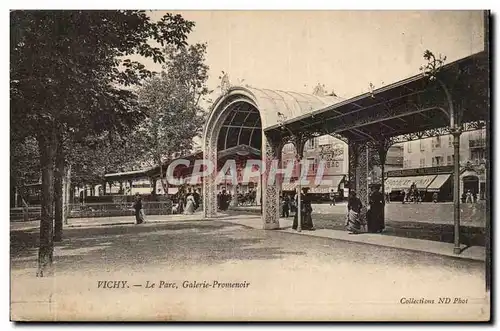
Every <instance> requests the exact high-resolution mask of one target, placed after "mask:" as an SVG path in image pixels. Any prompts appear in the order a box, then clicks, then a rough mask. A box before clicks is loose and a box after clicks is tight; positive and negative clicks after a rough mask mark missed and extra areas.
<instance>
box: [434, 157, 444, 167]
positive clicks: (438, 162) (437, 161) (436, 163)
mask: <svg viewBox="0 0 500 331" xmlns="http://www.w3.org/2000/svg"><path fill="white" fill-rule="evenodd" d="M441 165H443V157H442V156H435V157H433V158H432V166H433V167H439V166H441Z"/></svg>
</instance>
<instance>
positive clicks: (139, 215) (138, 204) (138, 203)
mask: <svg viewBox="0 0 500 331" xmlns="http://www.w3.org/2000/svg"><path fill="white" fill-rule="evenodd" d="M134 209H135V224H142V223H144V222H145V214H144V210H143V209H142V198H141V195H140V194H139V193H136V194H135V202H134Z"/></svg>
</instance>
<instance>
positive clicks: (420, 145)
mask: <svg viewBox="0 0 500 331" xmlns="http://www.w3.org/2000/svg"><path fill="white" fill-rule="evenodd" d="M403 150H404V153H403V155H404V156H403V169H405V170H410V169H427V168H434V169H440V168H443V169H448V168H449V169H451V168H450V167H452V166H453V164H454V160H455V155H454V151H453V136H452V135H443V136H437V137H432V138H425V139H420V140H414V141H408V142H405V143H403ZM486 162H487V160H486V130H485V129H482V130H475V131H467V132H463V133H462V135H461V136H460V194H461V195H462V194H463V193H466V192H467V191H470V192H471V193H473V194H477V195H478V196H479V198H480V199H484V198H485V196H484V192H485V188H486V180H487V178H486ZM448 180H450V181H451V179H448ZM444 184H445V183H443V185H444Z"/></svg>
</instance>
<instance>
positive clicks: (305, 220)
mask: <svg viewBox="0 0 500 331" xmlns="http://www.w3.org/2000/svg"><path fill="white" fill-rule="evenodd" d="M308 192H309V188H308V187H303V188H302V192H301V193H300V200H301V201H300V204H301V206H298V196H299V195H298V194H297V195H296V196H295V202H296V203H297V209H298V210H297V213H295V216H294V217H293V225H292V229H294V230H296V229H297V225H298V213H299V212H300V226H301V229H302V230H309V231H313V230H315V229H314V224H313V221H312V201H311V198H310V196H309V194H308Z"/></svg>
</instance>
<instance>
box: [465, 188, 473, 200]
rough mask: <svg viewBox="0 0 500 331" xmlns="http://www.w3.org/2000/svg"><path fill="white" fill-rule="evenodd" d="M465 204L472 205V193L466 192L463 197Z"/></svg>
mask: <svg viewBox="0 0 500 331" xmlns="http://www.w3.org/2000/svg"><path fill="white" fill-rule="evenodd" d="M465 203H472V193H471V191H470V190H467V193H466V195H465Z"/></svg>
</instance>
